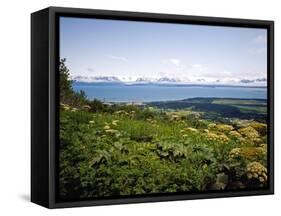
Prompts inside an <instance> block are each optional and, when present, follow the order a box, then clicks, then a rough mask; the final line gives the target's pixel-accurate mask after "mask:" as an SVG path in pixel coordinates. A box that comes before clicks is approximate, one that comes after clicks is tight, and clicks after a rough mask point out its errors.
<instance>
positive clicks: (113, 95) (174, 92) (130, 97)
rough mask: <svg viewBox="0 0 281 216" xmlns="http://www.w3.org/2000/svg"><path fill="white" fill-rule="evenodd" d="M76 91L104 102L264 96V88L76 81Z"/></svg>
mask: <svg viewBox="0 0 281 216" xmlns="http://www.w3.org/2000/svg"><path fill="white" fill-rule="evenodd" d="M73 88H74V90H75V91H80V90H83V91H85V93H86V95H87V97H88V98H90V99H94V98H96V99H99V100H102V101H107V102H151V101H165V100H182V99H187V98H194V97H218V98H252V99H254V98H255V99H266V98H267V89H266V88H245V87H201V86H184V87H183V86H161V85H117V84H87V85H85V84H75V83H74V85H73Z"/></svg>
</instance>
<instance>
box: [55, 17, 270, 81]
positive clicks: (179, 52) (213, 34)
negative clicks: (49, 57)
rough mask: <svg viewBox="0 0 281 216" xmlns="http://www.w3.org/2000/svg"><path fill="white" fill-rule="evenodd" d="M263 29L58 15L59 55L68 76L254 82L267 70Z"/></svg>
mask: <svg viewBox="0 0 281 216" xmlns="http://www.w3.org/2000/svg"><path fill="white" fill-rule="evenodd" d="M266 52H267V31H266V29H257V28H241V27H239V28H238V27H219V26H206V25H186V24H168V23H155V22H137V21H120V20H105V19H92V18H71V17H61V18H60V58H66V59H67V60H66V64H67V66H68V68H69V69H70V74H71V76H72V77H76V76H86V77H91V76H92V77H95V76H116V77H118V78H119V79H121V80H126V81H134V80H136V79H137V78H139V77H146V78H155V79H157V78H161V77H168V78H174V79H179V80H181V81H185V82H196V81H198V80H199V81H204V82H221V83H228V82H232V81H239V80H256V79H263V78H266V76H267V75H266V74H267V53H266Z"/></svg>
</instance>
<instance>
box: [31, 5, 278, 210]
mask: <svg viewBox="0 0 281 216" xmlns="http://www.w3.org/2000/svg"><path fill="white" fill-rule="evenodd" d="M273 26H274V23H273V21H263V20H245V19H229V18H211V17H197V16H183V15H168V14H152V13H135V12H121V11H105V10H91V9H73V8H58V7H50V8H47V9H44V10H41V11H37V12H35V13H33V14H32V16H31V27H32V31H31V36H32V38H31V44H32V45H31V51H32V56H31V59H32V63H31V79H32V80H31V84H32V86H31V98H32V104H31V107H32V109H31V116H32V118H31V122H32V128H31V131H32V134H31V137H32V139H31V156H32V158H31V172H32V174H31V200H32V202H34V203H37V204H40V205H43V206H45V207H48V208H60V207H73V206H88V205H105V204H121V203H138V202H155V201H170V200H183V199H201V198H219V197H233V196H246V195H265V194H273V182H274V176H273V165H274V164H273V161H274V159H273V156H274V155H273V111H274V110H273V108H274V106H273V88H274V87H273V70H274V62H273V60H274V56H273V54H274V51H273V48H274V41H273V35H274V33H273V28H274V27H273Z"/></svg>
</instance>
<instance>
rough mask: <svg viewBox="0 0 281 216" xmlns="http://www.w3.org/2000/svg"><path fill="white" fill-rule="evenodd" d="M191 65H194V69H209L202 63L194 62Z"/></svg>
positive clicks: (200, 70)
mask: <svg viewBox="0 0 281 216" xmlns="http://www.w3.org/2000/svg"><path fill="white" fill-rule="evenodd" d="M191 67H192V69H194V70H196V71H199V72H203V71H206V70H208V68H207V67H206V66H204V65H202V64H193V65H192V66H191Z"/></svg>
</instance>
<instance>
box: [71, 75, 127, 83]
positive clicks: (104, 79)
mask: <svg viewBox="0 0 281 216" xmlns="http://www.w3.org/2000/svg"><path fill="white" fill-rule="evenodd" d="M72 80H74V81H77V82H87V83H91V82H122V81H121V80H120V79H119V78H117V77H115V76H90V77H88V76H75V77H73V79H72Z"/></svg>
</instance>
